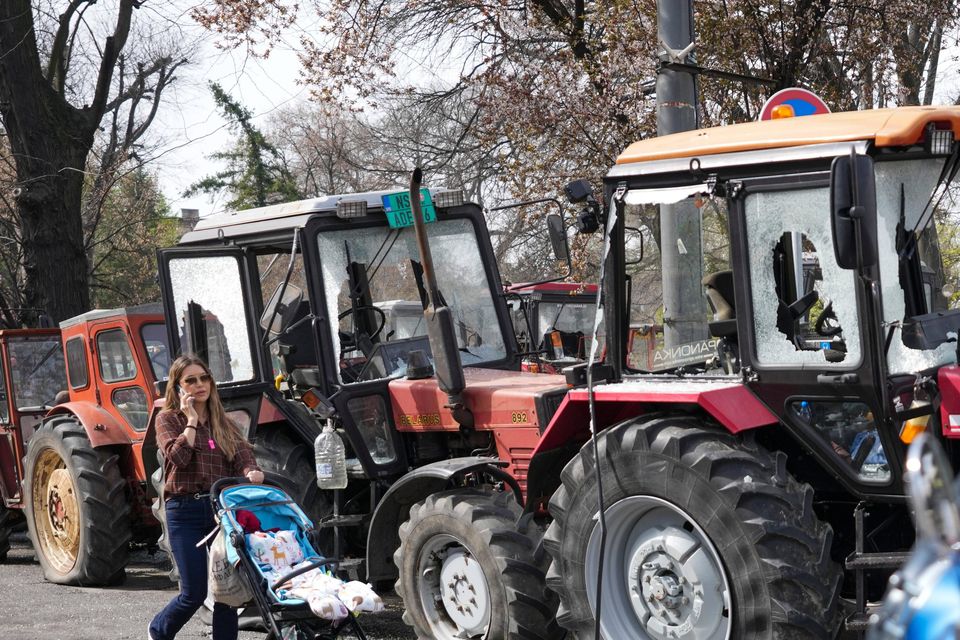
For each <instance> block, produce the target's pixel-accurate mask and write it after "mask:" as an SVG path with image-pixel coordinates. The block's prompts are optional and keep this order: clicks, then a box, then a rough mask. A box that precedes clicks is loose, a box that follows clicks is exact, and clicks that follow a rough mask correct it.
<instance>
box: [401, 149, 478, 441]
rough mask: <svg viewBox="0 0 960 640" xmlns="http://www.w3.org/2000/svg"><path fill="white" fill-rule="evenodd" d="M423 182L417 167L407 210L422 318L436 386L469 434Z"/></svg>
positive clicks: (460, 372)
mask: <svg viewBox="0 0 960 640" xmlns="http://www.w3.org/2000/svg"><path fill="white" fill-rule="evenodd" d="M422 182H423V171H421V170H420V167H417V168H416V169H414V170H413V175H412V176H411V177H410V209H411V211H412V212H413V228H414V231H415V232H416V234H417V247H418V248H419V250H420V263H421V265H422V266H423V281H424V288H425V289H426V290H427V307H426V308H425V309H424V310H423V317H424V319H425V320H426V321H427V336H428V338H429V339H430V350H431V351H433V362H434V369H435V370H436V375H437V383H438V384H439V386H440V390H441V391H443V392H444V393H446V394H447V404H446V405H444V406H445V407H446V408H447V409H450V411H451V412H452V413H453V418H454V420H456V421H457V423H459V425H460V430H461V431H463V432H469V431H472V430H473V426H474V421H473V413H472V412H471V411H470V409H469V408H467V406H466V405H464V403H463V396H462V393H463V389H464V388H465V387H466V380H464V377H463V363H462V362H461V361H460V348H459V347H458V346H457V335H456V331H455V327H454V320H453V311H452V310H451V309H450V307H448V306H446V305H444V304H442V298H441V297H440V288H439V287H438V286H437V276H436V273H435V272H434V269H433V256H432V255H431V254H430V241H429V240H428V239H427V228H426V225H425V224H424V222H423V212H422V210H421V207H420V185H421V183H422Z"/></svg>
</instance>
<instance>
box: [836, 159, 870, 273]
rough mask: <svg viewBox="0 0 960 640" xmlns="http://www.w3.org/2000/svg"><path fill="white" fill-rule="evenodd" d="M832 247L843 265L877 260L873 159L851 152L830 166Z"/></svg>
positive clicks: (856, 265)
mask: <svg viewBox="0 0 960 640" xmlns="http://www.w3.org/2000/svg"><path fill="white" fill-rule="evenodd" d="M830 220H831V226H832V228H833V250H834V254H835V256H836V259H837V264H838V265H839V266H840V268H841V269H859V268H863V267H871V266H874V265H876V264H877V189H876V183H875V182H874V173H873V159H872V158H870V156H865V155H857V154H856V153H851V154H850V155H849V156H841V157H839V158H836V159H834V161H833V165H832V166H831V168H830Z"/></svg>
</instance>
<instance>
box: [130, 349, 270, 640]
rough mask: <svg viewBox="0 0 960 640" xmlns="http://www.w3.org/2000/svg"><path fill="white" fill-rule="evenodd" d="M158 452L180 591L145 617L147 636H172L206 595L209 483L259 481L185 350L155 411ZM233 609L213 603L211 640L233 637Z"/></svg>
mask: <svg viewBox="0 0 960 640" xmlns="http://www.w3.org/2000/svg"><path fill="white" fill-rule="evenodd" d="M156 430H157V446H158V447H160V450H161V451H163V455H164V460H163V472H164V478H165V482H164V485H163V486H164V494H165V496H166V503H165V510H166V516H167V538H168V540H169V542H170V549H171V551H172V553H173V557H174V559H175V560H176V562H177V568H178V569H179V571H180V593H179V594H178V595H177V596H176V597H175V598H174V599H173V600H171V601H170V602H169V603H168V604H167V606H166V607H164V608H163V610H162V611H160V613H158V614H157V615H156V616H155V617H154V618H153V620H152V621H151V622H150V627H149V631H148V634H147V637H148V638H150V640H173V638H175V637H176V635H177V632H179V631H180V629H181V628H183V626H184V625H185V624H186V623H187V621H188V620H190V618H191V617H192V616H193V614H194V613H196V611H197V609H199V608H200V607H201V606H202V605H203V601H204V599H205V598H206V597H207V551H206V549H205V548H204V547H203V546H200V547H199V548H198V547H197V543H198V542H200V540H202V539H203V538H204V537H205V536H206V535H207V534H208V533H210V531H211V530H212V529H213V527H214V526H215V524H216V523H215V521H214V518H213V508H212V506H211V504H210V496H209V493H210V486H211V485H212V484H213V483H214V482H216V481H217V480H219V479H220V478H226V477H234V476H245V477H246V478H247V480H249V481H250V482H256V483H259V482H263V471H261V470H260V468H259V467H258V466H257V463H256V461H255V460H254V457H253V450H252V449H251V448H250V444H249V443H248V442H247V441H246V440H245V439H244V438H243V436H242V435H241V434H240V432H239V430H238V429H237V427H236V425H234V424H233V423H232V422H231V421H230V419H229V418H227V416H226V415H225V413H224V411H223V405H222V404H221V403H220V396H219V395H218V394H217V385H216V383H215V382H214V380H213V376H212V375H210V369H209V368H208V367H207V365H206V364H205V363H204V362H203V361H202V360H201V359H200V358H198V357H196V356H193V355H184V356H180V357H179V358H177V359H176V360H175V361H174V362H173V364H172V365H170V375H169V377H168V382H167V395H166V399H165V404H164V409H163V411H161V412H160V414H159V415H158V416H157V426H156ZM236 637H237V614H236V612H235V611H234V610H233V609H232V608H230V607H228V606H226V605H223V604H219V603H218V604H216V605H214V607H213V640H236Z"/></svg>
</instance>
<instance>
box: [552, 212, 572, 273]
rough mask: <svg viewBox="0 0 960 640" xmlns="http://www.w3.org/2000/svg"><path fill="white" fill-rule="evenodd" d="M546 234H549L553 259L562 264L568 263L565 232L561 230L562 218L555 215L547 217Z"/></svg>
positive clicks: (568, 255) (568, 256) (568, 253)
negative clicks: (560, 261)
mask: <svg viewBox="0 0 960 640" xmlns="http://www.w3.org/2000/svg"><path fill="white" fill-rule="evenodd" d="M547 232H548V233H549V234H550V244H551V245H553V255H554V257H556V259H557V260H562V261H563V262H570V250H569V247H568V246H567V230H566V229H564V228H563V218H561V217H560V216H559V215H557V214H555V213H551V214H550V215H548V216H547Z"/></svg>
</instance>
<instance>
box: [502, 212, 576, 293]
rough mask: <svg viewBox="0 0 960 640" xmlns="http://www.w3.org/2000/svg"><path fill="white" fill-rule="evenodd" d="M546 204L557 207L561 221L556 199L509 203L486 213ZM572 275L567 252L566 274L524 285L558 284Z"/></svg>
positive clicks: (571, 266)
mask: <svg viewBox="0 0 960 640" xmlns="http://www.w3.org/2000/svg"><path fill="white" fill-rule="evenodd" d="M544 202H548V203H550V204H555V205H557V209H558V210H559V211H560V220H561V222H562V221H563V215H564V212H563V203H561V202H560V201H559V200H557V199H556V198H537V199H535V200H522V201H520V202H511V203H510V204H504V205H501V206H499V207H490V208H489V209H487V211H503V210H504V209H516V208H517V207H526V206H528V205H531V204H543V203H544ZM571 274H573V261H572V260H571V259H570V253H569V252H567V272H566V273H564V274H563V275H561V276H557V277H556V278H549V279H547V280H537V281H536V282H528V283H525V284H528V285H530V286H531V287H532V286H536V285H538V284H548V283H550V282H560V281H561V280H566V279H567V278H569V277H570V276H571Z"/></svg>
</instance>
